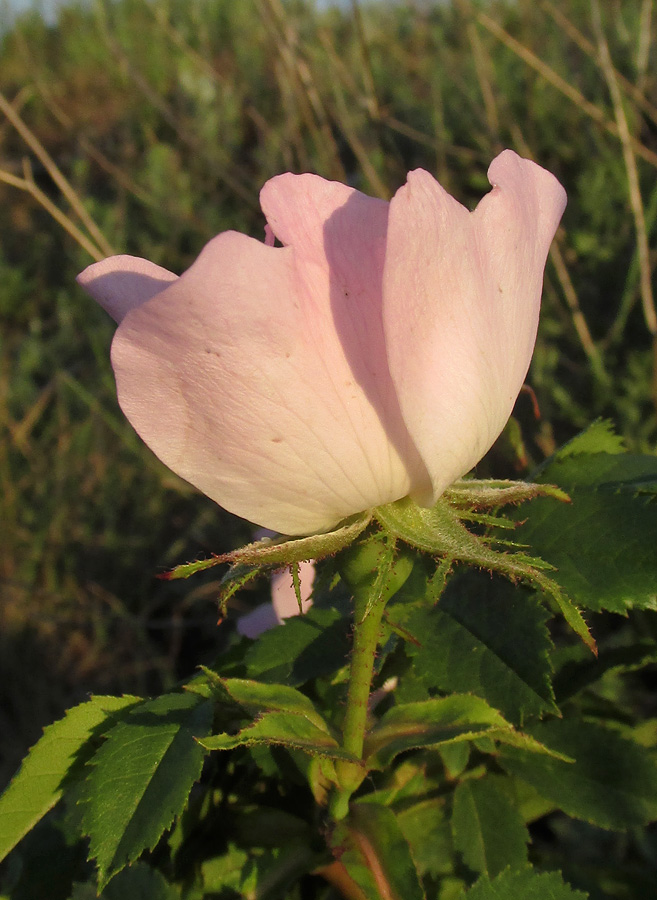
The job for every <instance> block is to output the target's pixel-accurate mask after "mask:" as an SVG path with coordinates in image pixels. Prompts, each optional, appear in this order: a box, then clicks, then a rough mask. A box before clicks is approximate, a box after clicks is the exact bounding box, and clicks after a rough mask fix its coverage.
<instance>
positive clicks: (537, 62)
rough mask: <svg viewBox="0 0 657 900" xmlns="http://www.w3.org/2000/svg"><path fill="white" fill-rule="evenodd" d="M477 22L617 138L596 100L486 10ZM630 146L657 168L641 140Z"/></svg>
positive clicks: (656, 160)
mask: <svg viewBox="0 0 657 900" xmlns="http://www.w3.org/2000/svg"><path fill="white" fill-rule="evenodd" d="M477 21H478V22H479V24H480V25H482V26H483V27H484V28H485V29H486V30H487V31H489V32H490V33H491V34H494V35H495V37H497V38H498V39H499V40H500V41H501V42H502V43H503V44H505V45H506V46H507V47H508V48H509V50H512V51H513V52H514V53H515V54H516V55H517V56H519V57H520V59H522V60H523V62H525V63H527V65H528V66H530V67H531V68H532V69H534V71H535V72H538V74H539V75H541V76H542V77H543V78H544V79H545V80H546V81H548V82H549V83H550V84H551V85H553V87H555V88H556V89H557V90H558V91H561V93H562V94H563V95H564V96H566V97H568V99H569V100H571V101H572V102H573V103H574V104H575V106H577V107H578V109H580V110H581V111H582V112H583V113H585V114H586V115H587V116H589V118H591V119H593V120H594V121H595V122H597V123H598V124H599V125H601V126H602V127H603V128H604V129H605V130H606V131H608V132H609V133H610V134H613V135H614V136H615V137H620V134H619V131H618V125H617V124H616V123H615V122H610V121H609V119H607V117H606V116H605V114H604V113H603V112H602V110H601V109H600V108H599V107H597V106H596V105H595V103H591V101H590V100H587V99H586V97H585V96H584V95H583V94H582V93H580V91H578V90H577V88H575V87H573V86H572V84H569V83H568V82H567V81H566V80H565V79H564V78H562V77H561V75H558V74H557V72H555V71H554V69H552V68H551V67H550V66H548V65H547V63H544V62H543V60H542V59H540V58H539V57H538V56H536V54H535V53H533V52H532V51H531V50H529V49H528V48H527V47H525V46H524V44H521V43H520V41H517V40H516V39H515V38H514V37H512V36H511V35H510V34H509V33H508V31H505V29H504V28H502V26H501V25H499V24H498V23H497V22H495V21H494V20H493V19H491V18H490V16H487V15H486V13H479V14H478V16H477ZM630 141H631V145H632V149H633V150H634V152H635V153H636V155H637V156H640V157H641V158H642V159H645V160H646V162H649V163H650V165H652V166H654V167H655V168H657V153H654V152H653V151H652V150H649V149H648V147H646V146H645V145H644V144H642V143H641V142H640V141H637V140H636V139H635V138H630Z"/></svg>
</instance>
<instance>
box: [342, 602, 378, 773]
mask: <svg viewBox="0 0 657 900" xmlns="http://www.w3.org/2000/svg"><path fill="white" fill-rule="evenodd" d="M355 599H356V604H355V609H354V643H353V649H352V652H351V672H350V674H349V688H348V690H347V711H346V714H345V717H344V723H343V726H342V746H343V747H344V749H345V750H347V751H349V753H351V754H352V755H353V756H356V757H357V758H358V759H362V758H363V743H364V741H365V729H366V726H367V715H368V701H369V698H370V688H371V686H372V673H373V672H374V660H375V658H376V648H377V646H378V644H379V637H380V636H381V618H382V616H383V610H384V608H385V605H386V597H385V595H384V594H381V595H380V596H379V597H377V598H375V599H374V600H373V601H372V600H371V598H369V597H367V596H361V597H356V598H355ZM368 605H369V608H368Z"/></svg>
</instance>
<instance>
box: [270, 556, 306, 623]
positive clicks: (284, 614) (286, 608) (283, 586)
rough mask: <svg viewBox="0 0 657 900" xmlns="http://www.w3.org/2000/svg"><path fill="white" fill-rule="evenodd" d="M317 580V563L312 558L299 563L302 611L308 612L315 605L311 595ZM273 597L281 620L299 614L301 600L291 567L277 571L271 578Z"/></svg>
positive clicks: (276, 611) (277, 615)
mask: <svg viewBox="0 0 657 900" xmlns="http://www.w3.org/2000/svg"><path fill="white" fill-rule="evenodd" d="M314 581H315V564H314V562H312V561H311V560H308V561H306V562H302V563H299V588H300V593H301V611H302V612H306V610H308V609H310V607H311V606H312V605H313V601H312V599H311V595H312V592H313V583H314ZM271 599H272V604H273V607H274V612H275V613H276V618H277V619H278V621H279V622H282V621H283V619H289V618H290V617H291V616H298V615H299V601H298V600H297V595H296V592H295V590H294V584H293V582H292V573H291V572H290V570H289V569H283V571H281V572H275V573H274V574H273V575H272V579H271Z"/></svg>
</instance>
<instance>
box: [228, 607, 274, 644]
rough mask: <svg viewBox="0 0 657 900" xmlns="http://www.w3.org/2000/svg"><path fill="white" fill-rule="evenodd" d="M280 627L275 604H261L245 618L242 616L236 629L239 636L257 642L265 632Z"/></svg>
mask: <svg viewBox="0 0 657 900" xmlns="http://www.w3.org/2000/svg"><path fill="white" fill-rule="evenodd" d="M276 625H280V622H279V620H278V617H277V616H276V612H275V610H274V604H273V603H261V604H260V606H256V608H255V609H252V610H251V612H249V613H247V614H246V615H245V616H240V618H239V619H238V620H237V624H236V628H237V632H238V634H243V635H244V636H245V637H248V638H251V640H255V639H256V638H257V637H258V636H259V635H261V634H262V633H263V631H269V629H270V628H275V627H276Z"/></svg>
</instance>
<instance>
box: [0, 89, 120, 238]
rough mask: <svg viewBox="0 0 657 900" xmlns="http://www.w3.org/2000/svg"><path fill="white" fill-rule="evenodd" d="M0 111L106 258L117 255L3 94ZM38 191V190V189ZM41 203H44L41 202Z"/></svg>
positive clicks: (49, 156) (43, 148)
mask: <svg viewBox="0 0 657 900" xmlns="http://www.w3.org/2000/svg"><path fill="white" fill-rule="evenodd" d="M0 111H2V112H3V113H4V114H5V116H6V117H7V119H8V120H9V121H10V122H11V124H12V125H13V126H14V128H15V129H16V131H17V132H18V133H19V134H20V136H21V137H22V138H23V140H24V141H25V143H26V144H27V146H28V147H29V148H30V150H31V151H32V152H33V153H34V155H35V156H36V157H37V159H38V160H39V161H40V162H41V164H42V165H43V167H44V168H45V170H46V171H47V172H48V174H49V175H50V177H51V178H52V180H53V181H54V182H55V184H56V185H57V187H58V188H59V189H60V191H61V192H62V194H63V195H64V197H66V199H67V200H68V202H69V204H70V206H71V209H72V210H73V211H74V212H75V214H76V215H77V216H78V218H79V219H80V221H81V222H82V224H83V225H84V227H85V228H86V229H87V231H88V232H89V234H90V236H91V237H92V238H93V240H94V241H95V242H96V244H97V245H98V247H100V249H101V250H102V252H103V255H104V256H112V255H113V254H114V253H115V251H114V249H113V248H112V245H111V244H110V243H109V241H108V240H107V239H106V238H105V236H104V234H103V233H102V231H101V230H100V228H99V227H98V226H97V225H96V223H95V222H94V220H93V219H92V217H91V216H90V215H89V213H88V212H87V209H86V207H85V205H84V203H83V202H82V200H81V199H80V197H79V196H78V194H77V193H76V191H75V189H74V188H73V186H72V185H71V183H70V182H69V181H68V179H67V178H66V177H65V176H64V175H63V174H62V172H61V170H60V168H59V167H58V166H57V163H56V162H55V161H54V159H53V158H52V156H51V155H50V154H49V153H48V151H47V150H46V148H45V147H44V146H43V144H42V143H41V141H40V140H39V139H38V138H37V136H36V135H35V134H34V132H33V131H32V130H31V129H30V128H28V126H27V125H26V124H25V122H24V121H23V120H22V119H21V117H20V116H19V114H18V113H17V112H16V110H15V109H14V107H13V105H12V104H11V103H10V102H9V101H8V100H7V98H6V97H5V96H4V94H2V93H0ZM32 183H33V182H32ZM34 187H35V188H36V185H34ZM37 190H38V188H37ZM31 193H33V195H34V196H35V197H37V194H36V193H34V192H33V191H31ZM39 193H40V194H41V195H42V196H45V195H43V192H39ZM39 202H42V201H41V200H39ZM48 211H49V212H50V214H51V215H53V213H52V211H51V210H50V209H49V210H48ZM54 217H55V218H57V217H56V216H54ZM57 221H59V219H57ZM67 230H68V229H67ZM69 233H71V232H69Z"/></svg>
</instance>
